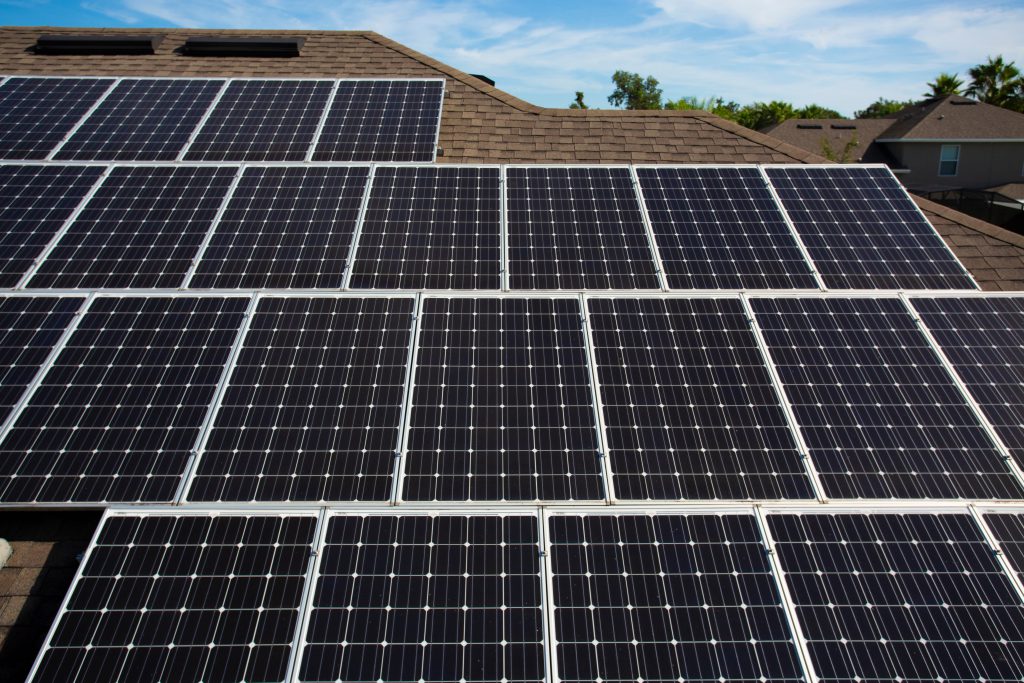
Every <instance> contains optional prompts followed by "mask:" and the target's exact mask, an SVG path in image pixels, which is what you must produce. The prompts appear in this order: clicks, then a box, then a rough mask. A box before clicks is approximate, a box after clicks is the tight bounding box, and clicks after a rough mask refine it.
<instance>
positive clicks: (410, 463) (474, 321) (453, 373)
mask: <svg viewBox="0 0 1024 683" xmlns="http://www.w3.org/2000/svg"><path fill="white" fill-rule="evenodd" d="M581 327H582V325H581V315H580V308H579V301H578V300H576V299H550V298H546V299H512V298H479V299H470V298H453V299H434V298H427V299H424V301H423V315H422V317H421V320H420V336H419V344H418V351H417V358H416V361H415V376H414V390H413V395H412V408H411V414H410V418H409V426H408V434H407V437H406V438H407V443H406V455H405V485H404V489H403V496H404V498H405V500H536V499H543V500H570V499H595V498H601V497H603V495H604V493H603V489H602V485H601V475H600V472H601V468H600V465H599V463H598V453H597V430H596V428H595V426H594V409H593V396H592V394H591V390H590V378H589V372H588V370H587V358H586V351H585V349H584V339H583V331H582V329H581Z"/></svg>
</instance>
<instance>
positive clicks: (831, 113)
mask: <svg viewBox="0 0 1024 683" xmlns="http://www.w3.org/2000/svg"><path fill="white" fill-rule="evenodd" d="M796 118H798V119H841V118H843V115H842V114H840V113H839V112H837V111H836V110H835V109H829V108H827V107H823V106H821V105H820V104H808V105H807V106H806V107H801V108H800V109H797V110H796Z"/></svg>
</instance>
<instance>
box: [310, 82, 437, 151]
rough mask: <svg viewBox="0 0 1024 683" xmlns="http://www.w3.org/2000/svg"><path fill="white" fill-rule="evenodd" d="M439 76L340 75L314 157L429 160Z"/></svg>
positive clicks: (434, 129) (435, 135)
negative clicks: (412, 78)
mask: <svg viewBox="0 0 1024 683" xmlns="http://www.w3.org/2000/svg"><path fill="white" fill-rule="evenodd" d="M443 97H444V81H441V80H436V81H340V82H339V83H338V89H337V91H336V92H335V95H334V100H333V102H332V103H331V108H330V110H329V111H328V112H327V117H326V118H325V119H324V125H323V129H322V130H321V131H320V135H319V137H318V138H317V143H316V148H315V149H314V151H313V159H314V160H317V161H422V162H431V161H433V160H434V150H435V147H436V144H437V131H438V128H439V127H440V125H441V102H442V99H443Z"/></svg>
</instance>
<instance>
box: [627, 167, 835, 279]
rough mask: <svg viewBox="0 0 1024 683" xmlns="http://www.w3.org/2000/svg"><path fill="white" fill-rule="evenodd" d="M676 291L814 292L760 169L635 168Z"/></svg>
mask: <svg viewBox="0 0 1024 683" xmlns="http://www.w3.org/2000/svg"><path fill="white" fill-rule="evenodd" d="M637 177H638V179H639V181H640V189H641V191H642V192H643V196H644V204H645V205H646V207H647V214H648V216H650V219H651V227H652V228H653V230H654V239H655V241H656V242H657V244H658V252H659V254H660V255H661V262H662V265H663V266H664V268H665V274H666V276H667V278H668V285H669V287H671V288H674V289H695V288H696V289H786V288H794V287H796V288H811V289H817V288H818V283H817V281H816V280H815V279H814V275H813V274H812V273H811V268H810V264H808V263H807V261H806V259H805V258H804V256H803V253H802V252H801V251H800V248H799V247H798V246H797V243H796V239H795V238H794V237H793V233H792V232H791V231H790V229H789V226H788V225H787V224H786V219H785V217H784V216H783V215H782V212H781V211H780V210H779V207H778V205H777V204H776V203H775V199H774V198H773V197H772V194H771V190H769V188H768V187H767V185H766V184H765V182H764V178H763V177H762V176H761V174H760V172H758V170H757V169H756V168H743V167H733V168H728V167H706V168H701V167H689V168H638V169H637Z"/></svg>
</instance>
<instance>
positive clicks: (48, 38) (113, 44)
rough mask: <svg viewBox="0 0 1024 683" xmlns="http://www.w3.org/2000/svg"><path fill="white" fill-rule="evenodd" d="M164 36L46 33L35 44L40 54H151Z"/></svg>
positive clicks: (36, 50)
mask: <svg viewBox="0 0 1024 683" xmlns="http://www.w3.org/2000/svg"><path fill="white" fill-rule="evenodd" d="M162 40H163V36H128V35H45V36H39V38H37V39H36V44H35V45H34V46H33V47H34V50H35V52H36V54H40V55H151V54H153V53H154V52H156V48H157V46H158V45H160V42H161V41H162Z"/></svg>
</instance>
